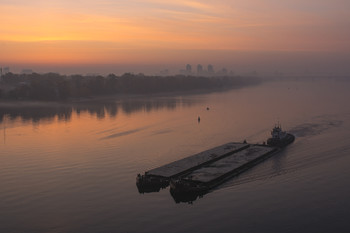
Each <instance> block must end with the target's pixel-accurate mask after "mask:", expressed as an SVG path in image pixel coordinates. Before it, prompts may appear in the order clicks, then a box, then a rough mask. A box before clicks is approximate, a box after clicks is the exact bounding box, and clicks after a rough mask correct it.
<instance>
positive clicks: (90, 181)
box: [0, 80, 350, 232]
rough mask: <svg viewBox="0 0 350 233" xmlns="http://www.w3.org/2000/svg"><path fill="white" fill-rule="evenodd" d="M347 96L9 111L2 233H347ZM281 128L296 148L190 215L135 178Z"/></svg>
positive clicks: (305, 87)
mask: <svg viewBox="0 0 350 233" xmlns="http://www.w3.org/2000/svg"><path fill="white" fill-rule="evenodd" d="M349 86H350V85H349V83H348V82H347V81H342V82H339V81H336V80H322V81H314V82H311V81H305V82H302V81H299V82H271V83H266V84H264V85H261V86H257V87H251V88H246V89H239V90H233V91H230V92H224V93H211V94H206V95H194V96H173V97H171V96H170V97H157V98H156V97H154V98H138V97H135V98H131V99H127V100H118V101H117V100H113V99H110V100H104V101H102V100H99V101H96V100H95V101H85V102H79V103H70V104H68V103H66V104H58V103H55V104H51V103H50V104H46V103H31V104H30V105H28V103H20V106H18V104H17V103H16V104H9V103H6V104H5V103H2V105H1V107H0V120H1V125H0V126H1V130H2V131H1V132H2V133H1V136H2V138H0V139H2V141H1V154H0V185H1V190H0V232H220V231H221V232H231V231H232V230H234V231H235V232H333V231H338V232H347V230H349V229H350V227H349V225H348V223H347V220H346V217H347V216H349V214H350V211H349V209H350V208H349V207H350V201H349V200H348V194H349V193H350V192H349V191H350V188H349V187H350V186H349V180H350V179H349V178H350V172H349V170H348V168H347V167H348V164H349V162H350V158H349V154H350V153H349V152H350V143H349V136H350V125H349V122H350V121H349V120H350V109H349V107H348V103H347V100H348V99H349V93H348V88H349ZM207 107H210V110H207ZM198 116H200V117H201V121H200V123H198V121H197V117H198ZM278 121H280V122H281V123H282V126H283V127H284V128H285V129H287V130H288V131H290V132H292V133H293V134H295V135H296V141H295V142H294V143H293V144H292V145H290V146H288V147H287V148H286V149H285V150H283V151H282V152H281V153H279V154H276V155H275V156H273V157H272V158H270V159H268V160H266V161H264V162H263V163H261V164H259V165H258V166H256V167H254V168H252V169H251V170H249V171H247V172H245V173H243V174H241V175H240V176H238V177H235V178H233V179H231V180H229V181H228V182H226V183H224V184H223V185H221V186H219V187H218V188H216V189H214V190H212V191H211V192H210V193H209V194H207V195H205V196H203V198H200V199H197V200H196V201H194V202H193V203H192V205H188V204H187V203H182V204H176V203H175V201H174V200H173V199H172V197H171V195H170V194H169V189H168V188H167V189H164V190H161V191H160V192H157V193H148V194H139V193H138V191H137V188H136V185H135V177H136V174H137V173H141V172H144V171H145V170H149V169H151V168H154V167H157V166H160V165H163V164H165V163H168V162H172V161H174V160H177V159H180V158H183V157H186V156H188V155H191V154H194V153H197V152H200V151H203V150H206V149H209V148H211V147H214V146H217V145H221V144H223V143H226V142H230V141H243V140H244V139H247V140H248V142H260V143H261V142H262V141H264V140H266V138H267V137H268V136H269V131H270V129H271V128H272V126H273V125H274V124H275V123H276V122H278Z"/></svg>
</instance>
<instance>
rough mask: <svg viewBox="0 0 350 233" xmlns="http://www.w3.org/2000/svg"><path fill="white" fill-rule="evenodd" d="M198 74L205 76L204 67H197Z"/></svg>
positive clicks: (199, 65)
mask: <svg viewBox="0 0 350 233" xmlns="http://www.w3.org/2000/svg"><path fill="white" fill-rule="evenodd" d="M197 74H199V75H201V74H203V66H202V65H201V64H198V65H197Z"/></svg>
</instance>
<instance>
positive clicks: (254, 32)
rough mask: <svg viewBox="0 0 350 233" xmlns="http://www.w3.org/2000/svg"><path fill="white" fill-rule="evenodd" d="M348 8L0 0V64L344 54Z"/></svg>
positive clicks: (334, 3)
mask: <svg viewBox="0 0 350 233" xmlns="http://www.w3.org/2000/svg"><path fill="white" fill-rule="evenodd" d="M349 11H350V2H349V1H347V0H309V1H307V2H306V3H305V1H301V0H286V1H277V0H264V1H261V0H260V1H259V0H252V1H243V0H237V1H229V0H218V1H215V2H213V1H207V0H202V1H187V0H180V1H176V2H169V1H163V0H143V1H138V0H102V1H92V0H85V1H82V0H77V1H68V0H60V1H58V0H56V1H55V0H51V1H49V0H46V1H44V0H33V1H24V0H2V1H1V2H0V12H1V14H0V22H2V24H1V30H0V49H1V54H0V63H1V64H5V65H6V64H15V63H20V64H26V63H27V64H33V63H37V64H72V63H73V64H89V63H91V64H105V63H108V64H133V63H135V64H156V63H168V64H171V63H179V62H180V60H181V59H182V58H183V57H191V59H193V62H194V61H195V60H196V59H197V60H199V61H200V60H201V59H203V58H205V57H206V58H210V57H212V54H211V55H209V54H208V55H205V53H201V55H200V56H198V57H195V56H194V55H193V54H192V52H191V51H194V50H197V51H314V52H320V51H327V52H338V51H341V52H344V51H346V52H349V51H350V45H349V44H350V43H349V42H350V17H348V12H349ZM176 51H182V52H176ZM169 52H170V53H171V54H172V56H168V54H169ZM184 63H186V62H185V61H184ZM214 63H215V61H214Z"/></svg>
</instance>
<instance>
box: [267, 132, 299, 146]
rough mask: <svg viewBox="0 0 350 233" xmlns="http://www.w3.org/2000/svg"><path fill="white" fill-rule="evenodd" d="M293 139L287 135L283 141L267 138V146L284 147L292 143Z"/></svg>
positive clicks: (290, 135)
mask: <svg viewBox="0 0 350 233" xmlns="http://www.w3.org/2000/svg"><path fill="white" fill-rule="evenodd" d="M294 140H295V137H294V135H292V134H289V133H287V135H286V136H285V137H284V138H283V139H276V138H269V139H267V145H269V146H276V147H285V146H287V145H288V144H290V143H292V142H294Z"/></svg>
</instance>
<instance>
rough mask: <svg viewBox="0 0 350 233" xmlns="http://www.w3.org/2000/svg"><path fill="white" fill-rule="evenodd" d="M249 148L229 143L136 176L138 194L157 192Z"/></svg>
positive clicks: (244, 145) (243, 144) (247, 145)
mask: <svg viewBox="0 0 350 233" xmlns="http://www.w3.org/2000/svg"><path fill="white" fill-rule="evenodd" d="M248 147H249V144H246V143H236V142H230V143H226V144H224V145H221V146H218V147H215V148H212V149H209V150H206V151H203V152H200V153H198V154H195V155H192V156H189V157H186V158H183V159H180V160H177V161H175V162H172V163H169V164H166V165H164V166H161V167H158V168H154V169H152V170H149V171H147V172H145V174H144V175H140V174H138V175H137V177H136V185H137V188H138V189H139V192H140V193H143V192H154V191H159V190H160V188H165V187H167V186H168V185H169V181H170V179H173V178H177V177H179V176H182V175H186V174H187V173H190V172H192V171H194V170H196V169H199V168H201V167H203V166H205V165H208V164H210V163H213V162H215V161H217V160H220V159H222V158H225V157H226V156H230V155H232V154H235V153H237V152H239V151H241V150H244V149H246V148H248Z"/></svg>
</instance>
